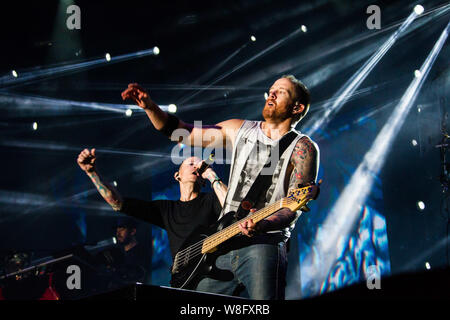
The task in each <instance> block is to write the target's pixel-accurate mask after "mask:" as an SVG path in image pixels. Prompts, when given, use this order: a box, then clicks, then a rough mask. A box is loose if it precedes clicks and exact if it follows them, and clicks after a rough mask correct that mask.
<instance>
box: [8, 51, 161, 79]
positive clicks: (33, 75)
mask: <svg viewBox="0 0 450 320" xmlns="http://www.w3.org/2000/svg"><path fill="white" fill-rule="evenodd" d="M158 53H159V49H157V47H155V48H153V49H147V50H141V51H137V52H132V53H127V54H122V55H119V56H115V57H110V58H111V60H110V61H105V58H104V57H101V58H94V59H89V60H85V61H81V62H77V63H71V62H66V63H64V64H57V65H50V66H36V67H33V68H30V69H28V71H22V72H21V76H20V79H19V78H17V77H15V78H17V79H11V76H10V75H9V74H8V75H5V76H0V87H3V86H7V85H13V84H19V83H26V82H30V81H38V80H42V79H46V78H48V77H52V78H54V77H56V76H62V75H65V74H67V73H74V72H80V71H85V70H89V69H93V68H96V67H101V66H104V65H105V63H108V62H109V63H119V62H124V61H128V60H131V59H137V58H142V57H145V56H147V55H151V54H155V55H156V54H158ZM15 74H17V72H16V73H15ZM13 76H14V73H13Z"/></svg>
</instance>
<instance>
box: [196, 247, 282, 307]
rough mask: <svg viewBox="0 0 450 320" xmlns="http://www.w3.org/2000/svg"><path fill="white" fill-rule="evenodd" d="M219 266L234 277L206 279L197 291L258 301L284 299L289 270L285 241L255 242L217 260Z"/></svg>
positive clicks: (198, 286)
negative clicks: (222, 279)
mask: <svg viewBox="0 0 450 320" xmlns="http://www.w3.org/2000/svg"><path fill="white" fill-rule="evenodd" d="M256 242H258V241H256ZM263 242H264V241H263ZM216 266H217V267H218V268H219V269H224V270H230V271H231V272H232V273H233V275H234V278H233V279H232V280H230V281H220V280H214V279H211V278H204V279H202V280H201V281H200V282H199V284H198V285H197V289H196V290H197V291H203V292H209V293H219V294H225V295H230V296H231V295H234V296H241V297H247V298H250V299H255V300H275V299H281V300H282V299H284V290H285V287H286V271H287V254H286V244H285V242H284V241H279V242H276V243H253V244H250V245H248V246H244V247H242V248H237V249H234V250H231V251H229V252H227V253H226V254H224V255H221V256H219V257H218V258H217V260H216Z"/></svg>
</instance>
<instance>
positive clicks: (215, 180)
mask: <svg viewBox="0 0 450 320" xmlns="http://www.w3.org/2000/svg"><path fill="white" fill-rule="evenodd" d="M220 181H222V180H221V179H220V178H215V179H214V181H213V182H211V187H214V183H215V182H220Z"/></svg>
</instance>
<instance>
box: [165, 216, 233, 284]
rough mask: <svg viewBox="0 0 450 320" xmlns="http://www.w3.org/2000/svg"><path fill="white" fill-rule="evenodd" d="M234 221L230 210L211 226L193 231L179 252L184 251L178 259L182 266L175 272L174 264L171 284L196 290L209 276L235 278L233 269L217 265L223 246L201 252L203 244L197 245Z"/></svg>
mask: <svg viewBox="0 0 450 320" xmlns="http://www.w3.org/2000/svg"><path fill="white" fill-rule="evenodd" d="M233 222H235V218H234V212H229V213H227V214H225V215H224V216H223V217H222V218H221V219H220V220H219V221H217V222H216V223H215V224H214V225H212V226H211V227H210V228H205V227H200V228H197V229H196V230H195V231H194V232H192V234H191V235H190V236H189V237H188V238H187V239H186V241H185V242H184V243H183V245H182V246H181V248H180V250H179V251H178V253H177V255H178V254H180V252H183V255H182V256H181V257H180V258H179V260H178V261H180V263H181V266H180V267H178V268H177V270H176V271H175V272H174V269H173V266H172V278H171V280H170V285H171V286H172V287H173V288H181V289H190V290H194V289H195V288H196V287H197V285H198V283H199V282H200V281H201V280H202V279H203V278H205V277H207V276H208V277H210V278H213V279H217V280H223V281H227V280H231V279H233V277H234V276H233V273H232V272H231V271H228V270H220V269H218V268H217V267H216V265H215V262H216V259H217V257H218V256H220V255H221V254H223V253H224V252H223V250H221V248H222V249H223V247H222V246H220V247H218V248H217V250H216V251H214V252H211V253H203V254H202V253H199V247H201V245H196V244H198V243H202V242H203V240H205V239H206V238H208V237H209V236H210V235H211V234H213V233H215V232H217V231H220V230H222V229H223V228H225V227H227V226H229V225H231V224H232V223H233ZM183 250H184V251H183ZM176 259H177V258H175V260H174V264H175V263H176V261H177V260H176ZM185 261H186V262H185Z"/></svg>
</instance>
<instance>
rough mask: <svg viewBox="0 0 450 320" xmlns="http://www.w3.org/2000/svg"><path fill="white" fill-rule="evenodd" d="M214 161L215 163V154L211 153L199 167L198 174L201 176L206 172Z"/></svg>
mask: <svg viewBox="0 0 450 320" xmlns="http://www.w3.org/2000/svg"><path fill="white" fill-rule="evenodd" d="M213 163H214V154H213V153H211V154H210V155H209V157H208V158H207V159H205V160H204V161H203V163H202V165H201V166H200V168H198V169H197V174H198V175H199V176H201V175H202V174H203V172H205V170H206V169H208V168H209V167H210V166H211V165H212V164H213Z"/></svg>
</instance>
